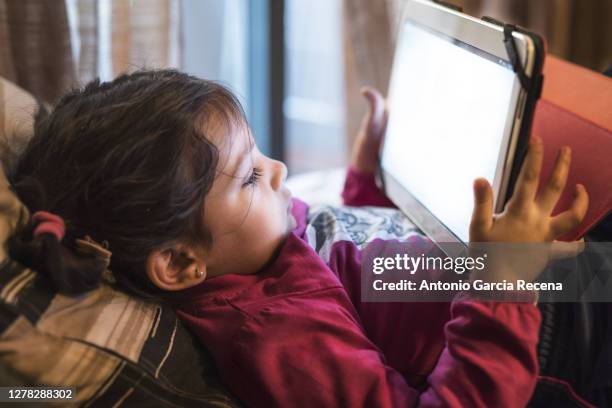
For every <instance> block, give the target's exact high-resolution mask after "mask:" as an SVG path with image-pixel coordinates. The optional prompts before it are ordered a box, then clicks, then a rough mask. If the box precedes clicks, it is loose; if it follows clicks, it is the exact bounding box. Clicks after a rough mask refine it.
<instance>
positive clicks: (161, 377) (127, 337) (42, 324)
mask: <svg viewBox="0 0 612 408" xmlns="http://www.w3.org/2000/svg"><path fill="white" fill-rule="evenodd" d="M49 287H50V285H49V282H48V281H47V280H46V278H45V277H43V276H41V275H39V274H37V273H35V272H33V271H31V270H29V269H26V268H24V267H22V266H20V265H19V264H17V263H15V262H13V261H7V262H5V263H4V264H3V265H2V267H1V270H0V333H1V334H0V365H2V366H3V367H4V371H5V373H4V374H3V373H2V371H0V376H2V381H1V382H2V383H3V385H4V384H6V385H48V386H71V387H76V398H77V402H79V403H82V404H85V403H86V404H87V405H88V406H104V407H107V406H116V405H117V404H119V405H120V403H126V404H128V405H129V406H132V405H138V404H142V405H147V406H215V407H233V406H237V403H236V402H235V401H234V400H232V398H231V397H230V396H229V394H228V393H227V392H225V390H224V389H223V387H221V386H220V384H218V382H217V381H216V376H215V373H216V371H215V369H214V367H213V363H212V360H211V358H210V356H209V355H208V354H207V353H206V351H205V350H204V348H203V347H202V346H201V345H199V344H198V343H197V341H196V340H195V339H194V338H193V337H192V336H191V334H190V333H189V332H188V331H187V330H186V329H185V328H184V327H183V325H182V324H181V323H180V322H179V321H178V319H177V318H176V315H175V314H174V312H173V310H172V309H171V308H169V307H167V306H160V305H158V304H154V303H148V302H146V301H143V300H140V299H135V298H132V297H129V296H127V295H126V294H124V293H122V292H120V291H117V290H115V289H113V288H112V287H110V286H108V285H102V286H101V287H100V288H98V289H97V290H95V291H92V292H89V293H87V294H85V295H82V296H79V297H67V296H63V295H60V294H58V293H55V292H54V291H52V290H50V289H49Z"/></svg>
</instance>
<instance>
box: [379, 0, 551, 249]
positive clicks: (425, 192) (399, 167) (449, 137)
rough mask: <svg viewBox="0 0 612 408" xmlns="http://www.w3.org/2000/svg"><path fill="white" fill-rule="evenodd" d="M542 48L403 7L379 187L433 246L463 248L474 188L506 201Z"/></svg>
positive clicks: (527, 38) (517, 35)
mask: <svg viewBox="0 0 612 408" xmlns="http://www.w3.org/2000/svg"><path fill="white" fill-rule="evenodd" d="M542 48H543V47H542V42H541V39H540V38H539V37H537V36H536V35H533V34H531V33H527V32H524V31H519V29H516V27H513V26H504V25H501V24H498V23H496V22H495V21H493V20H489V21H483V20H479V19H476V18H473V17H470V16H468V15H465V14H463V13H461V12H459V11H456V10H452V9H450V8H448V7H445V6H442V5H439V4H437V3H434V2H430V1H427V0H407V1H406V5H405V9H404V13H403V17H402V21H401V24H400V30H399V33H398V36H397V45H396V50H395V55H394V62H393V69H392V73H391V81H390V85H389V92H388V100H387V103H388V110H389V121H388V124H387V131H386V135H385V139H384V144H383V146H382V147H381V173H380V176H381V177H380V180H381V182H382V184H383V186H384V188H385V191H386V193H387V195H388V196H389V198H391V200H392V201H393V202H394V203H395V204H396V205H397V206H398V207H399V208H400V209H401V210H402V211H403V212H404V213H406V215H408V217H409V218H411V219H412V220H413V221H414V222H415V223H416V224H417V225H418V226H419V227H420V228H421V229H422V230H423V232H425V233H426V234H427V235H428V236H430V238H432V240H434V241H435V242H439V243H440V242H441V243H446V242H459V243H463V244H466V243H467V242H468V240H469V224H470V219H471V214H472V209H473V189H472V185H473V181H474V179H476V178H478V177H485V178H486V179H488V180H489V182H490V183H491V185H492V186H493V193H494V199H495V210H496V211H497V212H499V211H501V210H503V207H504V204H505V202H506V201H507V199H508V197H509V196H510V195H511V192H512V187H513V184H514V181H515V179H516V177H517V174H518V171H519V169H520V164H521V162H522V159H523V157H524V153H525V150H526V146H527V143H528V139H529V131H530V127H531V118H532V115H533V110H534V107H535V102H536V100H537V99H538V97H539V94H540V90H541V85H542V76H541V69H542V59H543V51H542Z"/></svg>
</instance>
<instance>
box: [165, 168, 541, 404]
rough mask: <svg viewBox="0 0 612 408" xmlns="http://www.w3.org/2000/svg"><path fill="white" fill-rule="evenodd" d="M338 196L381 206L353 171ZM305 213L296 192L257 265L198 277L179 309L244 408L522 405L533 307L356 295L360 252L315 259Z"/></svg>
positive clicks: (345, 250) (337, 250)
mask: <svg viewBox="0 0 612 408" xmlns="http://www.w3.org/2000/svg"><path fill="white" fill-rule="evenodd" d="M343 197H344V199H345V202H346V203H347V204H353V205H359V204H377V205H389V204H390V202H389V201H388V199H386V198H385V197H384V196H383V195H382V194H381V193H380V191H378V189H377V188H376V186H375V185H374V184H373V180H372V178H371V177H364V176H361V175H358V174H356V173H354V172H352V171H350V172H349V175H348V177H347V181H346V185H345V190H344V192H343ZM307 213H308V207H307V206H306V204H304V203H302V202H300V201H297V200H296V201H295V202H294V206H293V215H294V216H295V218H296V220H297V221H298V227H297V228H296V229H295V230H294V231H293V232H292V233H291V234H290V235H289V237H288V238H287V240H286V241H285V242H284V244H283V245H282V248H281V249H280V252H279V256H278V257H277V258H276V259H275V260H274V261H273V262H271V263H270V264H269V265H268V266H267V267H266V268H265V269H264V270H262V271H260V272H259V273H257V274H254V275H224V276H220V277H216V278H212V279H209V280H206V281H204V282H203V283H202V284H200V285H198V286H197V287H194V288H191V289H189V290H187V291H184V293H182V294H181V295H182V296H181V301H180V302H179V303H178V304H177V306H176V307H177V311H178V314H179V316H180V317H181V318H182V319H183V321H184V322H185V323H186V324H187V325H188V326H189V327H190V328H191V329H192V330H193V332H194V333H195V334H196V335H197V336H198V338H199V339H200V341H201V342H202V343H203V344H204V345H205V346H206V347H207V348H208V349H209V350H210V352H211V354H212V356H213V358H214V359H215V362H216V365H217V368H218V370H219V372H220V375H221V378H222V380H223V381H224V382H225V383H226V384H227V386H228V387H229V389H230V390H231V391H232V392H233V393H234V394H235V395H236V396H237V397H238V398H239V399H240V400H241V401H242V402H243V403H244V404H245V405H247V406H254V407H301V406H303V407H340V406H342V407H405V406H406V407H407V406H453V407H455V406H456V407H464V406H470V407H471V406H478V407H480V406H482V407H493V406H494V407H504V406H509V407H510V406H511V407H515V406H524V405H526V403H527V402H528V401H529V398H530V396H531V394H532V392H533V390H534V387H535V383H536V376H537V373H538V366H537V360H536V343H537V336H538V328H539V324H540V314H539V311H538V309H537V308H536V307H535V306H533V305H532V304H528V303H494V302H477V301H474V300H469V299H465V298H463V299H462V300H455V301H454V302H453V303H452V304H450V305H449V304H447V303H417V302H415V303H362V302H361V301H360V296H359V287H360V285H359V279H360V265H359V261H360V250H359V248H358V247H357V246H356V245H355V244H353V243H352V242H349V241H338V242H334V243H333V244H332V245H331V247H330V248H331V249H330V250H329V253H328V254H327V256H326V257H325V258H326V261H324V260H323V259H322V258H321V257H320V256H319V255H318V254H317V252H315V250H314V249H313V246H314V247H316V246H315V245H314V244H313V243H312V242H309V238H308V237H309V236H311V235H312V233H310V234H309V233H307ZM311 240H312V239H311ZM415 244H416V245H418V241H415ZM311 245H313V246H311Z"/></svg>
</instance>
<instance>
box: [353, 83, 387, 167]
mask: <svg viewBox="0 0 612 408" xmlns="http://www.w3.org/2000/svg"><path fill="white" fill-rule="evenodd" d="M361 94H362V95H363V96H364V97H365V98H366V100H367V102H368V111H367V113H366V115H365V116H364V118H363V121H362V122H361V127H360V129H359V133H358V134H357V139H355V144H354V145H353V152H352V154H351V167H352V168H353V169H354V170H356V171H358V172H359V173H363V174H375V173H376V171H377V169H378V153H379V150H380V144H381V142H382V140H383V137H384V135H385V130H386V129H387V108H386V106H385V99H384V98H383V96H382V95H381V94H380V92H378V91H377V90H376V89H373V88H368V87H363V88H362V89H361Z"/></svg>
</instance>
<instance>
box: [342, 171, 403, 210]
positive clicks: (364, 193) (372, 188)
mask: <svg viewBox="0 0 612 408" xmlns="http://www.w3.org/2000/svg"><path fill="white" fill-rule="evenodd" d="M342 202H343V203H344V205H349V206H352V207H362V206H376V207H389V208H395V204H393V202H392V201H391V200H389V197H387V196H386V195H385V193H384V191H382V190H381V189H380V188H378V186H377V185H376V182H375V180H374V174H370V173H363V172H360V171H359V170H357V169H355V167H353V166H351V167H349V169H348V171H347V173H346V179H345V181H344V188H343V190H342Z"/></svg>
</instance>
